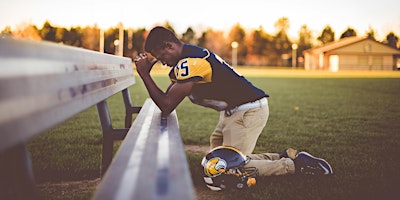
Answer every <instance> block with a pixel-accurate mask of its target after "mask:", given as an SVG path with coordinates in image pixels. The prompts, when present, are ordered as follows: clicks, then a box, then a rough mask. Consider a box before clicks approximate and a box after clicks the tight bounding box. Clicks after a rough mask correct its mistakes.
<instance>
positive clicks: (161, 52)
mask: <svg viewBox="0 0 400 200" xmlns="http://www.w3.org/2000/svg"><path fill="white" fill-rule="evenodd" d="M151 54H152V55H153V56H154V57H155V58H156V59H157V60H159V61H160V62H161V63H162V64H163V65H168V66H170V67H174V66H175V65H176V64H177V63H178V61H179V52H178V51H177V49H176V48H175V47H174V46H172V45H166V46H165V47H163V48H158V49H155V50H153V51H152V52H151Z"/></svg>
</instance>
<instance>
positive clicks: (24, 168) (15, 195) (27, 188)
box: [0, 144, 40, 199]
mask: <svg viewBox="0 0 400 200" xmlns="http://www.w3.org/2000/svg"><path fill="white" fill-rule="evenodd" d="M0 161H1V165H0V174H1V180H0V191H1V192H0V195H1V198H4V199H40V195H39V192H38V190H37V188H36V183H35V180H34V176H33V171H32V164H31V160H30V158H29V154H28V151H27V149H26V146H25V144H20V145H17V146H15V147H12V148H11V149H9V150H7V151H6V152H2V153H1V155H0Z"/></svg>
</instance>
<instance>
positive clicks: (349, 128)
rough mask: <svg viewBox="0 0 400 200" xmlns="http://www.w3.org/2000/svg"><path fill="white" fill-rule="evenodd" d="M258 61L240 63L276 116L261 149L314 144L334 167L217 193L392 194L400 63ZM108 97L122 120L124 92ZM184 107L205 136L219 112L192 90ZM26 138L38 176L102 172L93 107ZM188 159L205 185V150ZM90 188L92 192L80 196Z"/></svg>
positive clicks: (199, 140) (140, 91)
mask: <svg viewBox="0 0 400 200" xmlns="http://www.w3.org/2000/svg"><path fill="white" fill-rule="evenodd" d="M252 70H254V69H250V70H242V69H239V70H238V71H239V72H241V73H242V74H244V75H248V78H249V80H250V81H251V82H252V83H253V84H254V85H256V86H258V87H260V88H262V89H264V90H265V91H266V92H267V93H268V94H270V96H271V97H270V98H269V106H270V118H269V120H268V124H267V127H266V128H265V129H264V130H263V133H262V134H261V136H260V138H259V140H258V143H257V147H256V150H255V151H256V152H281V151H282V150H284V149H286V148H288V147H293V148H297V149H301V150H307V151H309V152H310V153H311V154H313V155H315V156H318V157H323V158H325V159H326V160H327V161H329V162H330V164H331V165H332V167H333V170H334V175H333V176H329V177H299V176H279V177H264V178H260V179H258V182H257V185H256V186H255V187H252V188H250V189H249V190H246V191H225V192H221V193H215V194H214V195H215V196H217V197H218V199H361V198H362V199H385V198H386V199H387V198H391V196H390V195H393V194H394V193H395V191H396V188H395V186H396V185H398V184H396V182H397V181H398V180H400V173H399V172H398V169H397V168H398V166H399V165H400V157H399V156H398V154H397V152H398V151H399V147H400V144H399V143H400V136H399V134H398V133H399V130H400V123H398V121H399V119H400V106H399V103H400V101H399V100H400V92H399V91H400V79H399V73H398V72H385V73H382V72H362V73H357V72H346V73H327V72H322V73H321V72H319V73H310V74H308V76H306V73H305V72H304V71H299V70H260V69H257V70H258V74H257V75H255V74H254V71H252ZM155 73H160V74H164V76H158V75H157V74H156V75H155V79H156V82H157V83H158V84H160V85H161V87H162V88H164V89H165V88H166V87H167V85H168V79H167V78H166V77H165V73H164V71H163V70H160V71H158V72H155ZM296 74H297V75H296ZM130 91H131V96H132V101H133V102H134V103H135V104H136V105H141V104H142V103H143V102H144V100H145V99H146V98H148V94H147V91H146V90H145V88H144V86H143V84H142V82H141V80H140V79H139V78H137V84H136V85H134V86H132V87H131V88H130ZM238 95H240V94H238ZM108 104H109V106H110V112H111V117H112V120H113V123H114V127H122V126H123V121H124V116H123V115H124V113H125V112H124V110H123V103H122V97H121V95H120V94H118V95H115V96H114V97H112V98H111V99H110V100H109V101H108ZM177 113H178V118H179V124H180V129H181V134H182V138H183V140H184V143H185V144H198V145H208V139H209V134H210V133H211V132H212V130H213V129H214V127H215V125H216V123H217V120H218V113H217V112H215V111H213V110H210V109H205V108H202V107H200V106H196V105H193V104H191V103H190V102H189V101H188V100H184V102H183V103H182V104H181V105H179V107H178V108H177ZM116 147H118V144H116ZM28 148H29V150H30V152H31V156H32V162H33V167H34V172H35V176H36V179H37V181H38V182H39V183H41V182H49V181H50V182H54V181H61V180H84V179H93V178H96V177H98V176H99V173H100V164H101V161H100V160H101V130H100V125H99V121H98V117H97V111H96V109H95V107H92V108H90V109H89V110H87V111H84V112H82V113H80V114H78V115H76V116H75V117H73V118H71V119H70V120H68V121H66V122H65V123H63V124H60V125H59V126H57V127H55V128H53V129H51V130H49V131H48V132H46V133H44V134H42V135H40V136H38V137H36V138H34V139H33V140H31V141H30V142H29V144H28ZM188 160H189V164H190V168H191V172H192V178H193V182H194V184H195V186H196V187H200V188H203V187H204V184H203V182H202V178H201V177H202V169H201V167H200V164H199V163H200V160H201V156H200V155H195V154H190V153H189V154H188ZM210 192H211V191H210ZM44 196H45V197H46V198H48V199H55V198H56V197H51V196H46V195H44ZM88 198H90V194H82V195H77V196H74V197H73V199H88ZM59 199H71V197H62V198H61V197H60V198H59Z"/></svg>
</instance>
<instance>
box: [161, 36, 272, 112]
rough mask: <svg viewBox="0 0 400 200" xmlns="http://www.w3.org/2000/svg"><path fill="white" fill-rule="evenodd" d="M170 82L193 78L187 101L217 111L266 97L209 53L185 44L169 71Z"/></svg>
mask: <svg viewBox="0 0 400 200" xmlns="http://www.w3.org/2000/svg"><path fill="white" fill-rule="evenodd" d="M169 77H170V79H171V81H172V82H177V83H179V82H187V81H194V82H196V84H195V85H194V86H193V89H192V93H191V95H190V96H189V98H190V100H191V101H192V102H193V103H195V104H199V105H202V106H206V107H210V108H213V109H215V110H218V111H222V110H225V109H232V108H234V107H236V106H239V105H241V104H244V103H248V102H253V101H256V100H258V99H260V98H262V97H268V94H266V93H265V92H264V91H262V90H261V89H259V88H257V87H255V86H254V85H253V84H251V83H250V82H249V81H248V80H247V79H246V78H244V77H243V76H241V75H239V74H238V73H236V72H235V71H234V70H233V69H232V67H230V66H229V64H227V63H226V62H225V61H224V60H222V59H221V58H220V57H219V56H217V55H216V54H214V53H213V52H211V51H209V50H207V49H204V48H201V47H198V46H193V45H189V44H185V45H184V47H183V52H182V58H181V60H180V61H179V62H178V64H177V65H176V66H175V67H173V68H172V69H171V71H170V73H169Z"/></svg>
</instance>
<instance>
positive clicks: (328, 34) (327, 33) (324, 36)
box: [317, 25, 335, 44]
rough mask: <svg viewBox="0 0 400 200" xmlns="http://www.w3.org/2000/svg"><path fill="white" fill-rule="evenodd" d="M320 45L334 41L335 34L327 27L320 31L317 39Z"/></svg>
mask: <svg viewBox="0 0 400 200" xmlns="http://www.w3.org/2000/svg"><path fill="white" fill-rule="evenodd" d="M317 39H318V40H319V41H320V42H321V43H322V44H326V43H329V42H333V41H335V32H333V30H332V28H331V27H330V26H329V25H328V26H326V27H325V28H324V30H322V33H321V35H320V36H318V38H317Z"/></svg>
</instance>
